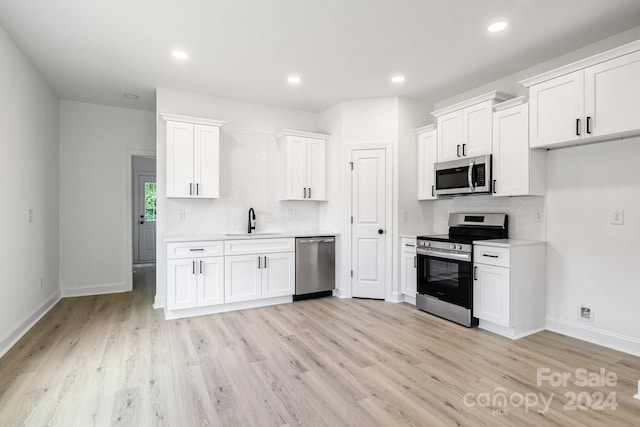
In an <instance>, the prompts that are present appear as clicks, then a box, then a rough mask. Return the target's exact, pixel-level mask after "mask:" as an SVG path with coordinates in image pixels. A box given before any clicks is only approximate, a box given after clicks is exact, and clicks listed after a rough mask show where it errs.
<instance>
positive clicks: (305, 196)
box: [303, 187, 307, 199]
mask: <svg viewBox="0 0 640 427" xmlns="http://www.w3.org/2000/svg"><path fill="white" fill-rule="evenodd" d="M306 198H307V187H304V197H303V199H306Z"/></svg>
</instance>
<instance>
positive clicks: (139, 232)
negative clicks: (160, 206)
mask: <svg viewBox="0 0 640 427" xmlns="http://www.w3.org/2000/svg"><path fill="white" fill-rule="evenodd" d="M134 199H135V200H134V202H135V206H136V209H135V211H136V218H134V219H135V221H134V223H133V224H134V260H135V262H138V263H141V262H155V261H156V177H155V175H138V183H137V187H136V191H135V194H134Z"/></svg>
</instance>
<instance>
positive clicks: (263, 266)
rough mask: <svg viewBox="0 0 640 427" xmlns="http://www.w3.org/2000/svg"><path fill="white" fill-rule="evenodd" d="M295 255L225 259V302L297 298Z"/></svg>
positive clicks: (292, 253) (279, 254) (284, 254)
mask: <svg viewBox="0 0 640 427" xmlns="http://www.w3.org/2000/svg"><path fill="white" fill-rule="evenodd" d="M295 260H296V257H295V252H281V253H277V252H276V253H269V254H255V255H254V254H252V255H232V256H227V257H225V271H226V274H225V302H239V301H250V300H254V299H260V298H272V297H281V296H288V295H293V292H294V289H295Z"/></svg>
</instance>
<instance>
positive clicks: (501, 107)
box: [493, 96, 529, 111]
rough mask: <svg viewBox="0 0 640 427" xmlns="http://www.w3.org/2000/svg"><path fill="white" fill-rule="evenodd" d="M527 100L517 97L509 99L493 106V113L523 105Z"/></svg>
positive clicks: (524, 97) (526, 98)
mask: <svg viewBox="0 0 640 427" xmlns="http://www.w3.org/2000/svg"><path fill="white" fill-rule="evenodd" d="M528 100H529V98H528V97H526V96H519V97H517V98H513V99H510V100H508V101H504V102H499V103H498V104H494V105H493V111H502V110H506V109H507V108H511V107H515V106H517V105H522V104H525V103H526V102H527V101H528Z"/></svg>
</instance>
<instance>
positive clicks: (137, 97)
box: [123, 93, 140, 99]
mask: <svg viewBox="0 0 640 427" xmlns="http://www.w3.org/2000/svg"><path fill="white" fill-rule="evenodd" d="M123 96H124V97H125V98H129V99H139V98H140V95H136V94H135V93H125V94H124V95H123Z"/></svg>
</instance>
